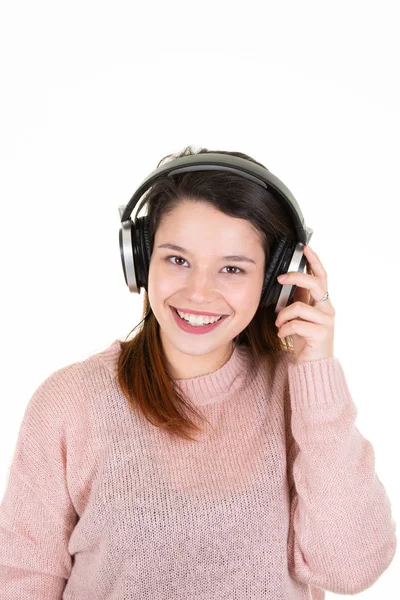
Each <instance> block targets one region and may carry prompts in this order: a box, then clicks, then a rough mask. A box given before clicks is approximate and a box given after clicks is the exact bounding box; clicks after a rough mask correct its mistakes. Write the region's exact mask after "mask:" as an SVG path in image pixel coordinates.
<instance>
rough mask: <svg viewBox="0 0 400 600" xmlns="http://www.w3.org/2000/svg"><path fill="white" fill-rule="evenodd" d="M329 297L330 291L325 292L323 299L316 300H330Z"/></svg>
mask: <svg viewBox="0 0 400 600" xmlns="http://www.w3.org/2000/svg"><path fill="white" fill-rule="evenodd" d="M328 298H329V294H328V292H325V294H324V297H323V298H321V300H316V301H315V302H325V300H328Z"/></svg>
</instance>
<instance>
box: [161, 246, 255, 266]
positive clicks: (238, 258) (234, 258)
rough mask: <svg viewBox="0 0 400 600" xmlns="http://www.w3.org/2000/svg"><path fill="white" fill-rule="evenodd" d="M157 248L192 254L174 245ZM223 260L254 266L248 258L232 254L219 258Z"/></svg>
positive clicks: (252, 261)
mask: <svg viewBox="0 0 400 600" xmlns="http://www.w3.org/2000/svg"><path fill="white" fill-rule="evenodd" d="M158 248H169V249H170V250H176V252H183V253H184V254H192V253H191V252H190V251H189V250H185V248H182V247H181V246H176V245H175V244H161V246H158ZM221 258H222V259H223V260H232V261H234V262H249V263H253V264H254V265H255V264H256V263H255V261H254V260H252V259H251V258H248V257H247V256H243V255H242V254H232V255H231V256H221Z"/></svg>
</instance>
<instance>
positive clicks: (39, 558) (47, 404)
mask: <svg viewBox="0 0 400 600" xmlns="http://www.w3.org/2000/svg"><path fill="white" fill-rule="evenodd" d="M60 377H61V375H60V372H56V373H55V374H53V375H51V376H50V377H49V378H48V379H47V380H45V382H44V383H42V384H41V386H40V387H39V388H38V389H37V390H36V391H35V393H34V394H33V396H32V398H31V400H30V402H29V403H28V406H27V409H26V411H25V414H24V418H23V421H22V424H21V426H20V430H19V435H18V440H17V444H16V449H15V452H14V456H13V459H12V464H11V467H10V469H9V473H8V480H7V485H6V491H5V494H4V497H3V500H2V503H1V505H0V589H1V598H2V600H16V598H23V599H24V600H57V599H61V598H62V593H63V590H64V588H65V586H66V583H67V579H68V577H69V575H70V572H71V567H72V559H71V556H70V554H69V552H68V541H69V537H70V534H71V531H72V529H73V527H74V525H75V523H76V520H77V515H76V512H75V510H74V508H73V506H72V502H71V499H70V496H69V493H68V486H67V440H68V435H67V422H66V418H65V399H64V402H63V401H62V394H61V393H60V383H59V379H60Z"/></svg>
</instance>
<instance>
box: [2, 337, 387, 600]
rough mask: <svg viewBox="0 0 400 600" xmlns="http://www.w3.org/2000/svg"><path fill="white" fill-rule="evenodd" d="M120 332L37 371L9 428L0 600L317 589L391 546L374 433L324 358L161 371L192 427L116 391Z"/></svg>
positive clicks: (357, 588) (301, 599)
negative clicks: (170, 428) (172, 425)
mask: <svg viewBox="0 0 400 600" xmlns="http://www.w3.org/2000/svg"><path fill="white" fill-rule="evenodd" d="M119 350H120V344H119V340H116V341H115V342H114V343H113V344H112V345H111V346H110V347H109V348H107V349H106V350H105V351H103V352H99V353H97V354H94V355H92V356H90V357H89V358H88V359H86V360H83V361H81V362H76V363H74V364H71V365H68V366H67V367H64V368H62V369H60V370H58V371H56V372H54V373H53V374H51V375H50V376H49V377H48V378H47V379H46V380H45V381H44V382H43V383H42V384H41V385H40V386H39V387H38V389H37V390H36V391H35V393H34V394H33V396H32V398H31V400H30V402H29V404H28V407H27V409H26V412H25V415H24V419H23V422H22V425H21V428H20V432H19V436H18V441H17V445H16V451H15V454H14V457H13V461H12V464H11V467H10V471H9V476H8V482H7V487H6V491H5V494H4V498H3V501H2V504H1V508H0V597H1V599H2V600H58V599H61V598H63V599H66V600H125V599H130V600H178V599H181V600H195V599H198V600H200V599H201V600H214V599H215V600H217V599H218V600H222V599H229V600H235V599H237V600H250V599H251V600H261V599H263V600H266V599H267V600H292V599H293V600H305V599H309V600H310V599H313V600H323V599H324V598H325V593H324V591H323V590H330V591H332V592H336V593H338V594H355V593H358V592H361V591H362V590H365V589H366V588H368V587H370V586H371V585H373V583H374V582H375V581H376V580H377V579H378V578H379V577H380V576H381V575H382V573H383V572H384V571H385V570H386V569H387V568H388V566H389V565H390V563H391V561H392V559H393V556H394V554H395V550H396V535H395V532H396V524H395V522H394V521H393V519H392V514H391V503H390V501H389V498H388V496H387V494H386V491H385V488H384V486H383V485H382V483H381V481H380V480H379V478H378V476H377V474H376V472H375V470H374V462H375V461H374V450H373V447H372V445H371V443H370V442H369V441H368V440H366V439H365V438H364V437H363V436H362V435H361V433H360V432H359V431H358V429H357V427H356V426H355V419H356V415H357V409H356V406H355V405H354V403H353V400H352V398H351V395H350V393H349V390H348V387H347V383H346V380H345V376H344V373H343V370H342V367H341V365H340V363H339V360H338V359H337V358H336V357H335V358H326V359H321V360H316V361H309V362H307V363H302V364H297V363H296V362H295V358H294V355H293V354H292V353H290V352H285V351H282V352H280V353H279V354H278V358H277V360H276V362H274V361H273V360H272V357H270V356H269V357H266V358H265V360H264V361H263V365H262V368H260V369H258V370H257V372H255V369H253V370H252V369H251V368H250V361H249V355H248V352H247V349H246V348H243V347H237V348H236V349H235V351H234V352H233V354H232V356H231V358H230V359H229V360H228V362H226V363H225V365H223V366H222V367H221V368H220V369H218V370H217V371H215V372H214V373H209V374H207V375H203V376H200V377H195V378H193V379H186V380H177V383H178V385H179V386H180V388H181V389H182V390H183V391H184V392H186V394H187V395H188V396H189V397H190V399H191V400H192V401H193V402H194V403H195V404H196V405H197V406H198V407H199V408H200V410H201V411H202V412H203V413H204V414H205V416H206V417H207V419H208V421H209V423H210V424H207V422H205V423H204V424H203V432H202V433H201V434H200V435H199V440H200V441H199V442H198V443H196V442H189V441H185V440H181V439H173V438H170V437H169V435H168V434H167V433H166V432H165V431H163V430H160V429H158V428H156V427H154V426H153V425H151V424H150V423H149V422H148V421H147V420H146V419H145V418H144V417H143V416H141V414H140V413H137V412H134V411H133V410H132V409H131V408H130V407H129V405H128V403H127V401H126V399H125V398H124V396H123V394H122V393H121V390H120V388H119V386H118V384H117V382H116V380H115V374H116V370H115V368H116V358H117V355H118V352H119Z"/></svg>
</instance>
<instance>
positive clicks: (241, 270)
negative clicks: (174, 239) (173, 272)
mask: <svg viewBox="0 0 400 600" xmlns="http://www.w3.org/2000/svg"><path fill="white" fill-rule="evenodd" d="M170 258H178V259H179V260H183V261H185V259H184V258H183V256H167V257H166V259H165V260H169V259H170ZM185 262H186V261H185ZM173 264H175V263H173ZM175 266H176V267H179V266H181V265H176V264H175ZM224 269H236V271H240V273H245V271H243V269H239V267H233V266H228V267H224ZM240 273H238V272H236V273H226V274H227V275H239V274H240Z"/></svg>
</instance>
